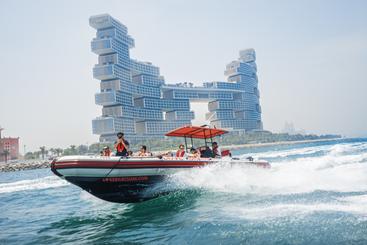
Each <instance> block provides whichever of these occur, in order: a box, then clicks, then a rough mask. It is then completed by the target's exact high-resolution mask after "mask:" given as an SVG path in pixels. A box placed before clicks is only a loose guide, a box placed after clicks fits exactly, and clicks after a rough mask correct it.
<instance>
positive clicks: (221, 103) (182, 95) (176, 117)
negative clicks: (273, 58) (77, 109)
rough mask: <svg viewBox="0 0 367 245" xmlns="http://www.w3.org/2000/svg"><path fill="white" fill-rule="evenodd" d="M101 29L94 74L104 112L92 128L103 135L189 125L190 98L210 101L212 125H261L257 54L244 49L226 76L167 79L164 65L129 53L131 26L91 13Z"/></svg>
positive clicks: (134, 135) (138, 135)
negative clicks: (199, 81) (162, 70)
mask: <svg viewBox="0 0 367 245" xmlns="http://www.w3.org/2000/svg"><path fill="white" fill-rule="evenodd" d="M89 24H90V25H91V26H92V27H93V28H95V29H96V30H97V33H96V37H95V38H94V39H93V40H92V43H91V48H92V51H93V52H94V53H96V54H97V55H98V64H96V65H95V66H94V68H93V76H94V78H96V79H98V80H100V81H101V83H100V91H99V92H98V93H96V94H95V101H96V104H97V105H101V106H102V116H100V117H98V118H96V119H94V120H93V122H92V125H93V133H94V134H97V135H100V141H102V142H104V141H113V140H114V139H115V135H116V133H117V132H120V131H121V132H124V133H125V135H127V137H128V138H129V139H137V140H139V139H146V138H154V137H155V138H156V137H163V135H164V133H166V132H167V131H169V130H172V129H174V128H177V127H179V126H183V125H190V124H191V120H192V119H194V116H195V115H194V112H193V111H191V110H190V101H206V102H208V111H209V112H208V113H207V115H206V119H207V120H208V121H209V122H210V124H211V125H212V126H216V127H220V128H227V129H231V130H235V131H251V130H261V129H262V121H261V107H260V103H259V97H260V94H259V90H258V79H257V75H256V71H257V68H256V63H255V60H256V55H255V51H254V50H253V49H246V50H243V51H240V54H239V58H238V60H236V61H232V62H231V63H229V64H228V65H227V67H226V70H225V72H224V74H225V75H226V76H227V81H226V82H224V81H215V82H206V83H204V84H203V86H200V87H197V86H194V85H193V84H192V83H179V84H175V85H172V84H165V81H164V78H163V77H162V76H160V73H159V68H158V67H156V66H154V65H152V64H151V63H149V62H141V61H138V60H134V59H131V58H130V53H129V49H130V48H133V47H134V39H133V38H132V37H130V36H129V35H128V32H127V28H126V26H124V25H123V24H121V23H120V22H119V21H117V20H116V19H114V18H112V17H111V16H110V15H108V14H103V15H97V16H92V17H90V19H89Z"/></svg>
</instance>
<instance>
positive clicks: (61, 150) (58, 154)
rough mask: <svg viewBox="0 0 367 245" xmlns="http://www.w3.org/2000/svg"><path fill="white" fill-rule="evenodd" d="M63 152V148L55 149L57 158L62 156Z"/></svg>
mask: <svg viewBox="0 0 367 245" xmlns="http://www.w3.org/2000/svg"><path fill="white" fill-rule="evenodd" d="M63 151H64V150H63V149H61V148H56V149H55V152H56V154H57V156H60V154H61V153H62V152H63Z"/></svg>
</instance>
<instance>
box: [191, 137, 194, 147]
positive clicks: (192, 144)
mask: <svg viewBox="0 0 367 245" xmlns="http://www.w3.org/2000/svg"><path fill="white" fill-rule="evenodd" d="M190 138H191V148H194V141H193V140H192V136H191V137H190Z"/></svg>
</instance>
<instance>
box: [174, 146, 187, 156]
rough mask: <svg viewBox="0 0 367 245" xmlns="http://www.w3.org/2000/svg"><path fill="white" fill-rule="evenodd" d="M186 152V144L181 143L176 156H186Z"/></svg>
mask: <svg viewBox="0 0 367 245" xmlns="http://www.w3.org/2000/svg"><path fill="white" fill-rule="evenodd" d="M185 154H186V152H185V146H184V145H183V144H181V145H180V146H179V147H178V150H177V152H176V157H184V156H185Z"/></svg>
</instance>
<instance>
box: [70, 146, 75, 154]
mask: <svg viewBox="0 0 367 245" xmlns="http://www.w3.org/2000/svg"><path fill="white" fill-rule="evenodd" d="M70 150H71V152H72V154H73V155H76V154H77V152H76V146H75V145H71V146H70Z"/></svg>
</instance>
